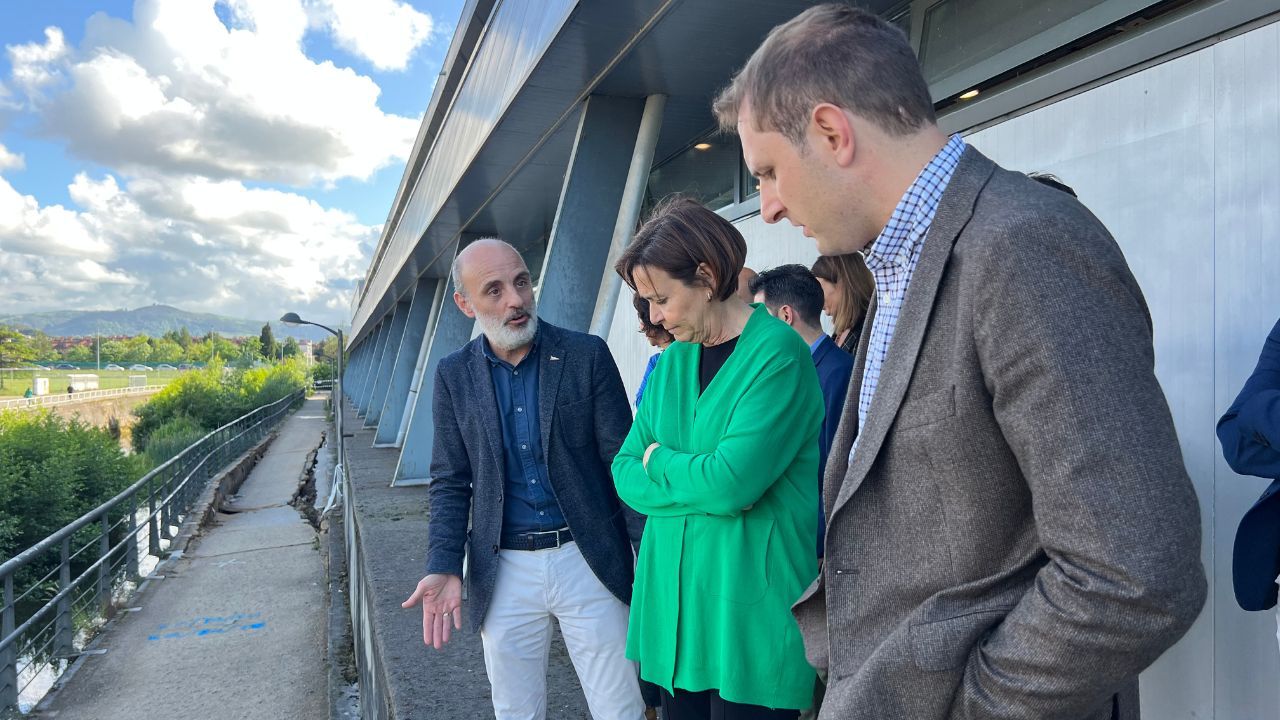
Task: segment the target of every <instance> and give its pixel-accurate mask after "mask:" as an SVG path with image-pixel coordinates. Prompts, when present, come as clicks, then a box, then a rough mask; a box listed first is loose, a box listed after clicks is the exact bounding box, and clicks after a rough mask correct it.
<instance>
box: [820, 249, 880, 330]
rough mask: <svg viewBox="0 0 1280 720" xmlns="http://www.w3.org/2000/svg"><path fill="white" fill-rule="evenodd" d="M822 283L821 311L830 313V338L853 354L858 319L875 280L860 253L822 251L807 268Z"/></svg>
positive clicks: (861, 319)
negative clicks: (824, 253)
mask: <svg viewBox="0 0 1280 720" xmlns="http://www.w3.org/2000/svg"><path fill="white" fill-rule="evenodd" d="M811 270H812V271H813V275H814V277H816V278H818V284H819V285H821V286H822V297H823V302H822V311H823V312H825V313H826V314H827V315H828V316H830V317H831V323H832V327H833V328H834V332H832V333H831V339H832V340H835V341H836V345H839V346H840V349H841V350H844V351H845V352H847V353H849V354H850V355H853V354H854V353H855V351H856V350H857V349H858V338H859V337H860V336H861V335H862V321H863V320H864V319H866V316H867V307H868V306H869V305H870V304H871V296H872V294H873V293H874V292H875V280H874V279H873V278H872V277H871V271H870V270H868V269H867V266H866V264H865V263H864V262H863V261H862V255H861V254H860V253H852V254H850V255H823V256H822V257H820V258H818V259H817V260H816V261H815V262H814V263H813V267H812V268H811Z"/></svg>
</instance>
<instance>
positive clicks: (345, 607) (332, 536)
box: [320, 513, 359, 720]
mask: <svg viewBox="0 0 1280 720" xmlns="http://www.w3.org/2000/svg"><path fill="white" fill-rule="evenodd" d="M320 522H321V529H320V532H322V533H324V535H325V539H324V540H323V541H322V542H321V543H320V552H321V554H322V561H323V563H324V567H325V571H326V575H327V579H328V581H329V592H328V595H327V596H326V597H327V599H328V632H327V633H326V638H325V660H326V663H325V664H326V666H327V667H326V670H327V672H328V682H329V720H346V719H347V718H349V717H350V716H349V714H347V713H346V712H344V711H343V708H344V705H345V702H346V698H345V697H344V693H345V691H346V689H347V688H348V687H350V686H351V685H353V684H355V685H358V682H359V677H358V675H357V671H356V657H355V640H354V638H353V637H352V633H351V606H350V604H349V603H348V598H347V553H346V545H345V542H344V536H343V530H344V528H343V525H342V515H341V514H339V513H332V514H330V515H326V516H325V517H323V518H321V520H320Z"/></svg>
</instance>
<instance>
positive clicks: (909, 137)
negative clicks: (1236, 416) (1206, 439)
mask: <svg viewBox="0 0 1280 720" xmlns="http://www.w3.org/2000/svg"><path fill="white" fill-rule="evenodd" d="M716 113H717V115H718V116H719V119H720V122H721V125H722V126H723V127H724V128H725V129H728V130H736V131H737V132H738V133H739V134H740V136H741V138H742V145H743V152H744V155H745V158H746V162H747V165H748V167H750V169H751V170H752V172H753V173H754V174H755V176H756V177H757V178H758V179H759V181H760V204H761V215H762V216H763V218H764V219H765V221H767V222H778V221H780V220H782V219H783V218H786V219H788V220H789V221H790V222H792V223H793V224H795V225H798V226H801V227H802V228H803V229H804V233H805V234H806V235H807V236H809V237H812V238H814V239H815V241H816V243H817V245H818V250H819V252H821V253H822V254H824V255H836V254H841V253H849V252H859V251H861V252H864V254H865V256H866V259H867V266H868V267H869V268H871V269H872V272H873V274H874V275H875V276H876V283H877V287H876V298H875V300H874V302H873V304H872V306H871V310H870V313H869V318H868V320H867V321H866V323H865V325H864V330H863V334H862V338H861V342H860V344H859V351H858V353H857V357H858V364H857V366H856V367H855V368H854V372H853V378H852V381H851V383H850V389H849V395H848V399H847V401H846V403H845V406H844V416H843V418H842V420H841V424H840V429H839V431H838V433H837V436H836V439H835V442H834V445H833V447H832V448H831V456H830V460H829V462H828V465H827V471H826V477H825V481H824V482H825V488H824V493H823V497H824V501H825V507H824V511H825V512H826V514H827V519H828V523H827V536H826V540H825V549H826V561H825V564H824V566H823V568H822V571H821V573H820V576H819V578H818V579H817V580H816V581H815V582H814V583H813V585H812V586H810V588H809V589H808V590H807V591H806V593H805V594H804V595H803V596H802V597H801V598H800V599H799V601H798V602H797V603H796V605H795V608H794V612H795V616H796V618H797V620H798V621H799V625H800V629H801V631H802V632H803V634H804V638H805V644H806V648H807V651H808V654H809V659H810V661H811V662H812V663H813V664H814V665H815V666H817V667H818V668H819V669H821V670H823V671H825V672H826V673H827V680H828V685H827V691H826V698H825V700H824V702H823V705H822V707H821V713H820V717H821V718H841V719H842V720H843V719H846V718H848V719H858V720H891V719H892V720H929V719H932V718H938V719H941V718H957V719H959V718H965V719H974V718H1009V719H1012V718H1022V719H1026V720H1031V719H1033V718H1034V719H1048V718H1063V719H1070V720H1101V719H1103V718H1136V717H1137V716H1138V705H1137V700H1138V696H1137V678H1138V674H1139V672H1141V671H1142V670H1143V668H1145V667H1147V666H1148V665H1150V664H1151V663H1152V662H1153V661H1154V660H1155V659H1156V658H1157V657H1158V656H1159V655H1160V654H1161V653H1162V652H1164V651H1165V650H1166V649H1167V648H1168V647H1169V646H1170V645H1172V644H1173V643H1174V642H1175V641H1176V640H1177V639H1178V638H1179V637H1181V636H1182V634H1183V633H1184V632H1186V630H1187V628H1188V627H1189V626H1190V625H1191V623H1192V621H1194V620H1195V618H1196V616H1197V615H1198V613H1199V611H1200V608H1201V606H1202V605H1203V603H1204V598H1205V578H1204V569H1203V567H1202V566H1201V563H1200V518H1199V505H1198V503H1197V500H1196V496H1195V493H1194V490H1193V488H1192V486H1191V482H1190V480H1189V478H1188V477H1187V473H1186V469H1185V468H1184V466H1183V462H1182V456H1181V452H1180V450H1179V445H1178V439H1177V436H1176V435H1175V433H1174V428H1173V422H1172V419H1171V417H1170V414H1169V409H1168V405H1167V402H1166V401H1165V398H1164V394H1163V392H1162V391H1161V389H1160V386H1159V384H1158V383H1157V382H1156V379H1155V375H1154V372H1153V364H1154V359H1153V349H1152V341H1151V320H1150V316H1149V313H1148V311H1147V307H1146V303H1145V301H1144V299H1143V297H1142V292H1141V290H1140V289H1139V288H1138V285H1137V283H1136V281H1135V280H1134V278H1133V275H1132V274H1131V273H1130V271H1129V268H1128V266H1127V265H1126V263H1125V259H1124V257H1123V255H1122V254H1121V252H1120V249H1119V247H1118V246H1117V245H1116V243H1115V241H1114V240H1113V239H1112V237H1111V235H1110V234H1109V233H1108V232H1107V229H1106V228H1105V227H1103V225H1102V224H1101V223H1100V222H1099V221H1098V220H1097V218H1095V217H1094V216H1093V215H1092V214H1090V213H1089V211H1088V210H1087V209H1086V208H1085V207H1084V206H1082V205H1081V204H1080V203H1079V202H1077V201H1076V200H1075V199H1074V198H1072V197H1070V196H1069V195H1067V194H1066V193H1062V192H1059V191H1057V190H1054V189H1052V188H1049V187H1045V186H1042V185H1040V184H1038V183H1036V182H1035V181H1033V180H1030V179H1028V178H1026V177H1025V176H1023V175H1022V174H1020V173H1014V172H1009V171H1006V170H1004V169H1002V168H1000V167H998V166H996V165H995V164H994V163H993V162H991V161H990V160H988V159H987V158H986V157H984V156H983V155H982V154H981V153H979V152H978V151H977V150H975V149H973V148H972V147H968V146H967V145H965V143H964V140H963V139H961V138H960V137H959V136H955V137H951V138H948V137H947V136H946V135H945V134H944V133H942V132H941V131H940V130H939V129H938V128H937V126H936V124H935V119H934V114H933V106H932V102H931V100H930V98H929V93H928V87H927V85H926V84H925V81H924V79H923V78H922V77H921V74H920V70H919V67H918V65H917V63H916V59H915V56H914V54H913V53H912V51H911V48H910V46H909V45H908V44H907V42H906V38H904V37H903V35H902V33H901V32H900V31H898V30H897V29H896V28H894V27H893V26H891V25H889V24H888V23H886V22H884V21H882V20H880V19H879V18H877V17H875V16H873V15H871V14H869V13H867V12H864V11H861V10H857V9H853V8H849V7H845V6H836V5H827V6H819V7H815V8H812V9H810V10H808V11H806V12H805V13H803V14H802V15H800V16H798V17H797V18H795V19H794V20H792V21H791V22H789V23H786V24H784V25H781V26H779V27H777V28H775V29H774V30H773V32H772V33H770V35H769V37H768V38H767V39H766V40H765V41H764V43H763V45H761V47H760V48H759V49H758V50H757V51H756V53H755V54H754V55H753V56H752V58H751V60H750V61H749V62H748V63H747V65H746V66H745V67H744V68H743V70H742V71H741V72H740V73H739V75H738V76H737V77H736V78H735V79H734V81H733V83H732V84H731V85H730V86H729V87H728V88H727V89H726V90H725V91H724V93H723V94H722V95H721V97H720V98H719V99H718V100H717V103H716Z"/></svg>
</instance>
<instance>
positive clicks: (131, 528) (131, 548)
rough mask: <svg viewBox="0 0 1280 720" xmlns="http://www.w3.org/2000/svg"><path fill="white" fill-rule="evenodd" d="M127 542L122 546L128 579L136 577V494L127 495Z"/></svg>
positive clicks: (135, 578)
mask: <svg viewBox="0 0 1280 720" xmlns="http://www.w3.org/2000/svg"><path fill="white" fill-rule="evenodd" d="M125 528H126V529H127V532H128V533H129V543H128V544H127V545H125V546H124V553H125V555H124V565H125V572H126V573H128V575H129V579H130V580H137V579H138V496H137V495H130V496H129V522H127V523H125Z"/></svg>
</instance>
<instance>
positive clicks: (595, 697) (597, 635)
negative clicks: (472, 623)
mask: <svg viewBox="0 0 1280 720" xmlns="http://www.w3.org/2000/svg"><path fill="white" fill-rule="evenodd" d="M627 614H628V608H627V605H626V604H625V603H623V602H622V601H621V600H619V599H618V598H616V597H614V596H613V593H611V592H609V590H608V589H607V588H606V587H605V586H604V584H603V583H601V582H600V580H599V579H598V578H597V577H596V576H595V573H593V572H591V568H590V567H588V566H587V562H586V560H584V559H583V558H582V552H581V551H579V550H578V543H576V542H570V543H567V544H565V545H563V546H561V547H559V548H549V549H547V550H535V551H532V552H530V551H524V550H502V551H500V552H499V554H498V578H497V583H496V584H495V586H494V590H493V600H492V601H490V603H489V611H488V614H487V615H485V619H484V625H483V626H481V628H480V639H481V641H482V644H483V645H484V665H485V669H486V671H487V672H488V674H489V684H490V685H492V686H493V712H494V715H496V716H497V720H543V718H545V717H546V716H547V656H548V653H549V651H550V648H551V619H552V618H553V617H554V618H555V619H556V620H558V621H559V622H560V633H561V634H562V635H563V636H564V644H565V646H566V647H567V648H568V650H569V658H570V659H571V660H572V661H573V668H574V670H576V671H577V673H578V681H579V682H581V683H582V691H583V693H584V694H585V695H586V696H587V706H588V708H589V709H590V710H591V717H592V718H594V719H595V720H641V719H642V718H643V717H644V701H643V700H641V698H640V684H639V681H638V679H637V674H636V665H635V663H633V662H631V661H630V660H628V659H627V658H626V648H627Z"/></svg>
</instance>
